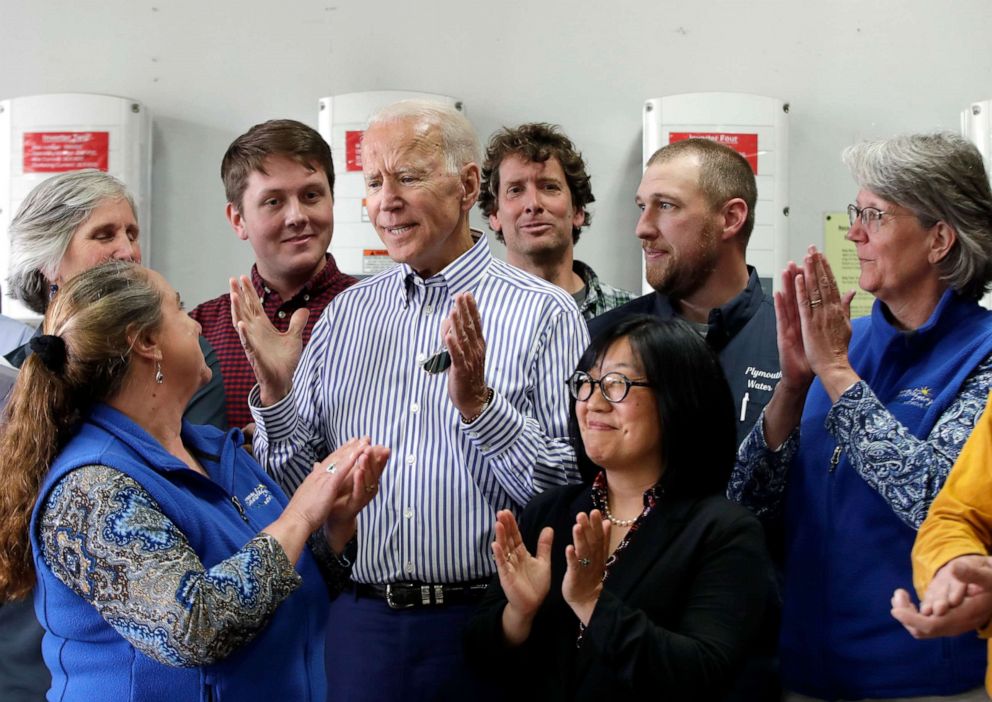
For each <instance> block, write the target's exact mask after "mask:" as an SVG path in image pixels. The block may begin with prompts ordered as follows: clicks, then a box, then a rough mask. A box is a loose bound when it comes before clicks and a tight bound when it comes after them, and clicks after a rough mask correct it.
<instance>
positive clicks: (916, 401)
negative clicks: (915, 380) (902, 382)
mask: <svg viewBox="0 0 992 702" xmlns="http://www.w3.org/2000/svg"><path fill="white" fill-rule="evenodd" d="M896 402H901V403H903V404H905V405H912V406H913V407H920V408H921V409H926V408H927V407H929V406H930V405H932V404H933V391H932V390H931V389H930V388H929V387H927V386H926V385H924V386H923V387H921V388H907V389H905V390H900V391H899V394H898V395H896Z"/></svg>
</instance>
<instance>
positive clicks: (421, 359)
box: [417, 353, 427, 363]
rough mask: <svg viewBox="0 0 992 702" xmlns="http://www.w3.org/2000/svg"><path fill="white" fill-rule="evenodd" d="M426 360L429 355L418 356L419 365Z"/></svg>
mask: <svg viewBox="0 0 992 702" xmlns="http://www.w3.org/2000/svg"><path fill="white" fill-rule="evenodd" d="M426 360H427V354H426V353H418V354H417V363H423V362H424V361H426Z"/></svg>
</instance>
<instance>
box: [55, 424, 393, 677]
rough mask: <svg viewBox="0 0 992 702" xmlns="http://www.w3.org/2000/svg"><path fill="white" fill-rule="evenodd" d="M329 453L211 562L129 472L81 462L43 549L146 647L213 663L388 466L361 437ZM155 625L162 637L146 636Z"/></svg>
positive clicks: (63, 486)
mask: <svg viewBox="0 0 992 702" xmlns="http://www.w3.org/2000/svg"><path fill="white" fill-rule="evenodd" d="M331 459H332V460H335V461H337V466H338V470H336V471H335V472H334V473H328V472H327V470H326V469H325V466H324V465H318V466H315V467H314V470H313V471H312V473H311V475H310V476H308V478H307V480H306V481H304V483H303V484H302V485H301V486H300V490H298V491H297V493H296V494H295V495H294V496H293V498H292V499H291V500H290V503H289V504H288V505H287V506H286V508H285V509H284V510H283V513H282V515H281V516H280V517H279V518H278V519H276V521H274V522H272V523H271V524H269V525H268V526H267V527H265V528H264V529H263V530H262V531H261V532H259V533H258V534H257V535H256V536H255V537H254V538H252V539H251V540H249V541H248V543H246V544H245V545H244V546H243V547H242V548H241V549H239V550H238V551H236V552H235V553H233V554H232V555H231V556H230V557H228V558H226V559H224V560H223V561H221V562H220V563H218V564H216V565H214V566H213V567H211V568H209V569H207V568H205V567H204V565H203V564H202V563H201V562H200V560H199V558H198V556H197V555H196V553H195V552H194V551H193V549H192V548H191V547H190V545H189V543H188V541H187V540H186V537H185V536H184V535H183V533H182V532H181V531H180V530H179V529H178V527H177V526H176V525H175V524H174V523H173V522H172V521H171V520H170V519H169V518H168V517H166V516H165V514H163V513H162V511H161V508H160V507H159V505H158V504H157V503H156V502H155V500H154V499H153V498H152V497H151V495H149V494H148V492H146V491H145V490H144V488H142V487H141V485H140V484H138V483H137V482H136V481H135V480H134V479H133V478H131V477H129V476H127V475H125V474H123V473H121V472H119V471H117V470H115V469H113V468H109V467H106V466H87V467H83V468H79V469H77V470H75V471H73V472H71V473H69V474H68V475H67V476H65V477H64V478H63V479H62V480H61V481H60V482H59V484H58V485H57V486H56V487H55V489H53V490H52V492H51V493H50V497H49V499H48V502H47V503H46V505H45V508H44V511H43V512H42V515H41V521H40V523H41V533H42V548H43V551H42V557H43V558H44V560H45V563H46V564H48V566H49V568H51V570H52V572H53V573H54V575H55V576H56V577H57V578H58V579H59V580H61V581H62V582H63V583H64V584H65V585H66V586H68V587H69V588H70V589H72V590H73V591H74V592H75V593H76V594H78V595H79V596H80V597H81V598H83V599H84V600H85V601H86V602H89V603H90V604H91V605H93V606H94V607H95V608H96V610H97V611H98V612H99V613H100V615H101V616H102V617H103V618H104V619H106V620H107V622H108V623H110V624H111V626H113V627H114V628H115V629H116V630H117V631H118V633H120V634H121V636H123V637H124V638H125V639H127V640H128V641H129V642H130V643H131V644H132V645H133V646H134V647H135V648H136V649H138V650H140V651H141V652H142V653H145V654H146V655H148V656H150V657H151V658H153V659H155V660H157V661H159V662H160V663H163V664H165V665H170V666H175V667H193V666H200V665H207V664H210V663H214V662H216V661H219V660H221V659H223V658H225V657H226V656H228V655H230V653H231V652H233V651H234V650H235V649H237V648H238V647H239V646H242V645H244V644H245V643H247V642H248V641H250V640H251V639H252V638H254V636H255V635H256V634H257V633H258V632H259V631H261V630H262V629H263V628H264V627H265V625H266V623H267V621H268V620H269V618H270V616H271V615H272V613H273V612H274V611H275V609H276V607H277V606H278V605H279V603H281V602H282V601H283V600H284V599H285V598H286V597H288V596H289V595H290V594H291V593H292V592H293V591H294V590H296V589H297V588H298V587H299V585H300V583H301V580H300V576H299V574H297V573H296V571H295V570H294V567H293V566H294V565H295V563H296V562H297V561H298V560H299V558H300V556H301V554H302V551H303V549H304V546H305V543H306V541H307V539H308V538H309V537H310V535H311V534H312V533H314V532H316V531H320V530H321V526H322V525H324V529H323V531H324V533H325V534H326V535H328V536H330V535H331V534H333V533H334V532H335V531H339V524H338V523H340V522H346V521H348V519H349V515H350V518H351V520H353V518H354V514H353V513H352V512H355V510H356V509H360V508H361V506H364V504H365V503H367V502H368V500H369V497H370V493H369V492H368V491H367V490H366V489H365V488H366V486H367V485H371V484H374V482H373V481H377V480H378V475H379V473H380V472H381V470H382V466H383V464H384V462H385V457H384V456H383V455H382V454H381V453H379V452H376V451H375V450H373V449H372V448H370V447H369V446H368V444H367V442H365V443H361V442H357V441H356V442H353V443H351V444H349V445H348V446H347V447H342V451H341V452H339V453H338V454H335V455H334V456H333V457H331ZM335 511H338V512H342V514H340V515H338V516H337V521H336V522H335V521H333V520H331V519H328V517H334V514H333V513H334V512H335ZM108 525H110V526H109V528H108ZM84 557H85V559H86V561H87V562H88V563H90V568H89V569H86V570H83V571H81V570H80V569H79V568H77V567H74V564H76V563H78V562H79V560H80V559H81V558H84ZM97 574H101V577H95V576H96V575H97ZM232 584H233V585H232ZM153 630H154V631H160V632H161V633H162V638H159V637H152V636H148V635H147V633H146V632H148V631H153Z"/></svg>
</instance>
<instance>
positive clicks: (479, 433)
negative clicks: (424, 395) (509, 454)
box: [460, 390, 525, 457]
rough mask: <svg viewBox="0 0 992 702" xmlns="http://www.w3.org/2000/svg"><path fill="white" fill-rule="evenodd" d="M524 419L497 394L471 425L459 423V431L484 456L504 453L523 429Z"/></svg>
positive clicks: (494, 394) (495, 393) (494, 393)
mask: <svg viewBox="0 0 992 702" xmlns="http://www.w3.org/2000/svg"><path fill="white" fill-rule="evenodd" d="M524 421H525V420H524V417H523V416H522V415H521V414H520V413H519V412H518V411H517V410H516V408H514V407H513V405H511V404H510V403H509V401H507V400H506V398H504V397H503V396H502V395H501V394H499V392H496V391H495V390H494V391H493V399H492V402H490V403H489V407H487V408H486V410H485V411H484V412H483V413H482V414H480V415H479V416H478V417H477V418H476V419H475V421H474V422H472V423H471V424H465V423H463V422H460V424H461V430H462V432H464V433H465V435H466V436H468V438H469V440H470V441H471V442H472V443H473V444H474V445H475V447H476V448H477V449H479V451H481V452H482V454H483V455H485V456H487V457H488V456H493V455H496V454H499V453H500V452H502V451H505V450H506V449H507V447H509V446H510V444H512V443H513V441H514V440H515V439H516V438H517V436H518V435H519V434H520V432H522V431H523V429H524Z"/></svg>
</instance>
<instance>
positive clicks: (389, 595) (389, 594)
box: [386, 583, 413, 609]
mask: <svg viewBox="0 0 992 702" xmlns="http://www.w3.org/2000/svg"><path fill="white" fill-rule="evenodd" d="M386 604H387V605H389V608H390V609H409V608H410V607H413V603H412V602H411V603H409V604H399V603H397V602H394V601H393V584H392V583H386Z"/></svg>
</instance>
